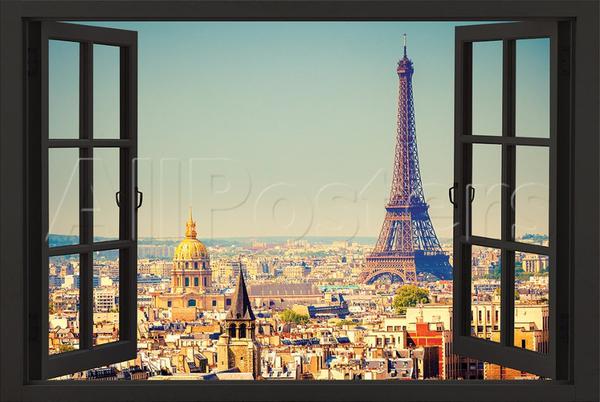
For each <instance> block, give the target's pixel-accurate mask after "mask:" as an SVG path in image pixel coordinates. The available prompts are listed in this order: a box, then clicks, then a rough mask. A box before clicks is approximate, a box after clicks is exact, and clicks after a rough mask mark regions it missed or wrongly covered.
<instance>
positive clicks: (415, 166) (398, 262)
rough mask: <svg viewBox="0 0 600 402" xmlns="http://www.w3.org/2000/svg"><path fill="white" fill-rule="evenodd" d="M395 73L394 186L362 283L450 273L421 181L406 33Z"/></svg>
mask: <svg viewBox="0 0 600 402" xmlns="http://www.w3.org/2000/svg"><path fill="white" fill-rule="evenodd" d="M396 72H397V73H398V78H399V85H398V125H397V132H396V154H395V158H394V175H393V180H392V189H391V191H390V199H389V201H388V204H387V205H386V207H385V209H386V215H385V219H384V221H383V227H382V228H381V232H380V234H379V239H378V240H377V244H376V245H375V248H374V249H373V252H372V253H371V254H370V255H369V256H368V257H367V264H366V269H365V270H364V271H363V272H362V275H361V281H362V282H363V283H372V282H374V281H376V280H377V279H379V278H380V277H383V276H387V277H390V278H391V280H392V281H394V282H397V281H402V282H404V283H415V282H416V281H417V272H429V273H431V274H434V275H436V276H437V277H439V278H448V277H450V276H451V267H450V264H449V262H448V256H447V255H445V254H444V253H443V252H442V248H441V246H440V242H439V241H438V238H437V236H436V234H435V230H434V228H433V225H432V223H431V219H430V218H429V212H428V208H429V206H428V205H427V203H426V202H425V195H424V192H423V184H422V182H421V173H420V169H419V155H418V150H417V137H416V130H415V109H414V104H413V88H412V76H413V73H414V68H413V63H412V61H411V60H410V59H409V58H408V57H407V56H406V35H405V36H404V57H403V58H402V59H400V61H399V62H398V68H397V69H396Z"/></svg>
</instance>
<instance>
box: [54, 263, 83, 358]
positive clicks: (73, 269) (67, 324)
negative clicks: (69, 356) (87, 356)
mask: <svg viewBox="0 0 600 402" xmlns="http://www.w3.org/2000/svg"><path fill="white" fill-rule="evenodd" d="M48 268H49V275H48V294H49V298H48V353H49V354H51V355H54V354H58V353H65V352H69V351H71V350H76V349H79V255H77V254H73V255H64V256H60V257H50V259H49V262H48Z"/></svg>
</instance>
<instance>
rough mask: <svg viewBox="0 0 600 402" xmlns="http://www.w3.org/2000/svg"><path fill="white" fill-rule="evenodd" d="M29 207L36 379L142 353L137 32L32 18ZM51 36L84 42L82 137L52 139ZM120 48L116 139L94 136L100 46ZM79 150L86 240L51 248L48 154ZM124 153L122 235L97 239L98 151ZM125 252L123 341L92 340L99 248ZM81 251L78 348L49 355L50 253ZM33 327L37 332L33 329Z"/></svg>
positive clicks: (32, 370)
mask: <svg viewBox="0 0 600 402" xmlns="http://www.w3.org/2000/svg"><path fill="white" fill-rule="evenodd" d="M26 35H27V44H28V45H27V46H28V57H29V60H30V61H29V63H28V72H27V78H28V79H27V105H28V115H27V121H28V130H27V131H28V135H27V143H28V144H27V147H28V150H29V152H28V155H27V157H28V167H29V169H30V170H29V175H28V181H29V182H28V196H29V205H30V210H29V211H28V215H27V216H28V219H29V222H30V224H29V225H30V226H29V238H28V243H27V256H28V258H29V264H28V265H29V272H28V282H29V286H30V287H29V312H28V315H29V317H30V319H29V328H30V331H29V339H30V342H29V378H31V379H47V378H53V377H57V376H60V375H64V374H68V373H72V372H76V371H81V370H82V369H85V368H93V367H98V366H102V365H105V364H107V363H109V362H115V361H125V360H129V359H132V358H134V357H135V354H136V338H137V328H136V325H135V323H136V322H137V319H136V312H137V308H136V302H137V297H136V291H137V275H136V265H137V236H136V227H137V223H136V207H137V200H136V175H135V163H136V162H135V161H136V158H137V33H136V32H132V31H126V30H118V29H110V28H99V27H91V26H82V25H77V24H64V23H57V22H33V21H32V22H28V23H27V24H26ZM50 40H62V41H70V42H72V43H78V44H79V77H80V80H79V136H78V138H76V139H54V138H49V133H48V80H49V77H48V58H49V55H48V44H49V41H50ZM95 44H103V45H110V46H116V47H119V56H120V57H119V59H120V60H119V64H120V73H119V75H120V80H119V82H120V90H119V92H120V105H121V107H120V117H119V122H120V123H119V130H120V132H119V133H115V134H118V138H115V139H98V138H94V134H93V131H94V124H93V99H94V94H93V91H94V85H93V80H94V77H93V75H94V69H93V67H94V64H93V57H94V45H95ZM57 148H66V149H73V150H75V151H78V153H79V189H78V192H79V211H80V212H79V244H76V245H68V246H58V247H49V245H48V239H47V235H48V233H49V232H48V190H49V189H48V174H49V166H48V155H49V152H50V151H51V150H52V149H57ZM96 148H108V149H115V150H118V151H119V159H120V169H119V188H120V191H119V195H118V196H119V199H120V202H119V204H120V205H119V239H118V240H114V241H100V242H98V241H95V239H94V223H93V219H94V216H93V215H94V214H93V208H94V205H93V201H94V194H93V183H94V149H96ZM106 250H119V256H120V257H119V278H120V280H119V296H120V300H121V303H120V309H119V323H120V325H119V341H118V342H113V343H108V344H104V345H99V346H94V345H93V325H94V314H93V305H94V303H93V300H94V292H93V260H94V257H93V253H94V252H97V251H106ZM64 255H79V258H80V286H79V288H80V289H79V291H80V297H79V300H80V315H79V328H80V339H79V349H78V350H76V351H72V352H66V353H60V354H55V355H51V356H48V336H44V335H46V334H45V331H44V330H41V331H36V329H37V328H40V329H43V328H48V274H49V272H48V261H49V258H50V257H56V256H64ZM31 329H33V330H31Z"/></svg>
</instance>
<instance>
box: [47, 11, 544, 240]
mask: <svg viewBox="0 0 600 402" xmlns="http://www.w3.org/2000/svg"><path fill="white" fill-rule="evenodd" d="M95 25H102V26H111V27H117V28H123V29H131V30H135V31H137V32H138V35H139V37H138V40H139V63H138V64H139V132H138V136H139V156H140V158H141V159H142V162H141V164H140V169H139V182H140V187H141V189H142V191H144V193H145V197H144V206H143V208H142V209H141V210H140V223H139V227H140V236H142V237H150V236H152V237H172V236H181V235H182V233H183V222H184V221H185V217H186V215H187V208H188V206H189V205H192V206H193V208H194V217H195V218H196V219H197V221H198V232H199V236H200V237H202V238H207V237H227V236H236V237H238V236H249V237H254V236H268V235H284V236H290V237H298V236H301V235H303V234H308V235H321V236H348V237H350V236H352V235H360V236H377V235H378V233H379V228H380V226H381V222H382V219H383V216H384V204H385V201H386V199H387V197H388V193H389V186H390V180H391V169H392V164H393V157H394V142H395V127H396V108H397V85H398V77H397V74H396V72H395V68H396V63H397V61H398V59H399V58H400V57H401V56H402V34H403V33H406V34H407V35H408V56H409V57H410V58H411V59H412V60H413V62H414V66H415V74H414V79H413V88H414V96H415V109H416V121H417V139H418V145H419V156H420V163H421V174H422V178H423V183H424V187H425V194H426V197H427V199H428V202H429V203H430V205H431V209H430V213H431V217H432V220H433V223H434V226H435V228H436V231H437V233H438V235H439V236H440V237H442V238H448V237H450V236H451V227H452V217H451V214H452V209H451V206H450V204H449V203H448V200H447V189H448V187H450V186H451V185H452V181H453V180H452V174H453V172H452V170H453V164H452V159H453V158H452V153H453V124H454V122H453V99H454V27H455V26H456V25H463V24H461V23H457V24H456V23H440V22H437V23H406V22H369V23H366V22H351V23H350V22H335V23H328V22H310V23H309V22H189V23H188V22H178V23H162V22H161V23H159V22H145V23H138V22H136V23H127V22H123V23H121V22H119V23H117V22H114V23H112V22H111V23H97V24H95ZM480 46H481V48H480ZM111 52H112V53H111ZM500 52H501V48H500V47H499V46H496V47H494V44H486V45H477V47H476V49H475V55H474V57H475V66H474V91H475V92H474V98H475V99H474V103H475V105H474V113H475V114H476V115H477V116H478V119H476V120H475V121H474V127H479V128H480V129H481V130H482V134H490V135H493V134H497V133H499V132H500V128H499V120H498V118H497V116H500V109H499V106H500V103H499V102H500V90H501V86H500V75H501V62H500V60H501V53H500ZM517 52H518V54H517V57H518V74H517V82H518V84H517V86H518V99H517V104H518V116H517V120H518V126H519V127H518V131H519V132H520V134H523V135H532V136H544V135H547V132H548V121H547V120H548V117H547V116H548V113H547V109H548V106H547V104H548V42H547V41H546V40H535V41H523V43H522V44H521V43H519V45H518V51H517ZM53 55H55V56H53ZM116 61H117V59H116V52H114V49H110V48H107V47H104V46H100V47H97V49H95V63H96V65H95V70H94V71H95V75H96V77H95V79H96V82H95V86H94V88H95V91H96V99H95V102H96V105H95V131H96V134H98V135H101V136H103V137H107V136H111V133H113V132H115V131H116V129H115V128H116V127H117V124H116V122H117V120H116V117H117V111H118V92H117V86H116V83H115V82H116V80H117V79H118V78H117V77H118V76H117V75H116V74H117V71H118V70H117V64H116ZM50 74H51V81H50V84H51V87H50V106H51V109H50V129H51V136H63V137H64V136H69V133H76V128H77V124H78V123H77V120H76V119H73V116H74V113H73V111H76V110H77V82H78V72H77V47H74V46H73V45H72V44H66V45H64V44H56V43H53V44H51V59H50ZM53 133H57V134H53ZM58 133H63V134H58ZM73 135H76V134H73ZM115 135H116V134H115ZM54 152H58V151H54ZM62 152H67V153H68V151H62ZM533 153H535V152H533ZM520 154H521V155H525V154H526V152H520ZM61 155H62V154H61ZM75 157H76V155H75V154H74V153H73V158H75ZM51 158H52V155H51ZM540 158H543V155H542V156H537V155H535V156H530V155H526V156H524V157H521V158H520V159H519V160H521V161H522V162H519V164H520V165H521V166H522V168H519V167H518V169H521V170H522V171H523V172H524V173H523V174H522V176H523V177H522V180H524V181H525V182H527V183H529V182H532V181H533V182H544V176H545V177H546V179H545V182H547V175H544V174H545V173H546V172H539V171H538V170H536V169H533V168H530V166H536V165H537V163H539V162H540V161H541V160H542V159H540ZM54 160H56V161H57V162H55V163H54V165H51V169H57V170H56V171H57V172H58V173H57V176H60V177H55V178H54V179H52V180H53V181H52V182H51V184H52V185H53V186H54V188H56V190H55V191H54V192H53V194H51V197H50V198H51V199H50V202H51V214H52V211H56V210H57V209H59V213H58V215H57V218H56V219H55V221H54V224H53V225H51V231H52V232H54V233H67V234H68V233H74V229H73V228H75V227H76V223H73V222H74V219H75V217H76V208H77V205H76V197H72V196H65V197H63V196H62V195H63V192H64V191H63V190H62V189H64V188H65V186H66V183H67V182H68V177H69V174H70V173H69V172H71V171H72V161H71V162H69V159H68V158H66V157H63V156H58V157H56V158H54ZM484 160H485V158H484ZM105 161H106V160H103V161H102V162H98V168H97V169H96V170H97V181H98V184H97V188H96V190H97V191H96V193H97V201H96V205H97V207H98V208H99V210H98V212H97V214H96V215H97V218H96V223H97V225H98V226H97V227H96V232H97V235H99V236H110V235H112V234H114V233H116V224H117V220H116V208H114V205H113V204H114V201H113V200H114V191H116V185H115V184H111V180H107V177H116V170H115V169H114V165H115V164H114V163H113V162H108V163H105ZM69 163H71V164H69ZM483 165H484V166H483V167H482V179H481V180H482V184H481V187H482V188H485V187H492V190H491V191H481V192H478V197H479V196H480V194H481V198H479V199H478V201H480V202H481V203H482V205H483V208H482V209H481V212H478V210H476V211H474V213H475V219H474V224H475V226H477V227H479V226H480V227H481V230H480V231H482V232H493V231H494V230H496V229H497V223H496V219H495V217H496V216H497V215H495V214H497V213H499V212H498V211H499V209H498V211H496V212H494V205H493V198H494V193H493V191H494V190H493V186H486V184H489V183H486V181H489V179H490V178H491V177H493V174H492V171H491V168H490V166H489V165H490V164H489V163H484V164H483ZM53 166H54V167H53ZM53 171H54V170H53ZM536 172H537V173H536ZM51 175H52V172H51ZM111 175H112V176H111ZM211 175H214V176H216V177H214V178H213V179H212V180H211V179H210V177H211ZM219 176H225V177H219ZM76 182H77V180H74V181H73V183H74V185H76ZM61 183H62V184H61ZM112 183H116V181H115V180H112ZM211 183H212V190H211ZM544 186H547V184H544ZM58 189H61V190H60V191H59V190H58ZM113 190H114V191H113ZM54 193H55V194H54ZM521 193H522V194H523V195H524V196H523V197H520V198H519V202H521V200H524V199H526V200H527V205H526V206H524V207H523V209H522V211H523V212H521V213H520V215H519V213H518V215H517V216H518V217H521V218H519V219H523V220H522V222H521V223H522V225H519V227H521V228H522V229H523V232H544V231H547V224H545V223H543V221H544V220H545V218H546V216H547V212H545V213H544V212H540V205H539V204H540V203H539V200H537V201H536V198H535V196H537V195H539V193H540V188H539V186H538V187H535V186H533V187H532V186H529V187H526V188H524V189H523V190H522V192H520V193H519V194H521ZM67 194H69V193H67ZM532 197H533V198H532ZM61 200H63V201H62V205H61V206H60V208H59V207H58V206H59V205H60V204H61ZM525 211H526V212H525ZM478 214H481V215H478ZM527 229H529V230H527Z"/></svg>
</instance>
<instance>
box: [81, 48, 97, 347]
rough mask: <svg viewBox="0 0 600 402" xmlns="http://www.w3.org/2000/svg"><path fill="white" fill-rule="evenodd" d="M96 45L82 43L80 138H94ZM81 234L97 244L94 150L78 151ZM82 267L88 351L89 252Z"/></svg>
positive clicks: (84, 338) (83, 331)
mask: <svg viewBox="0 0 600 402" xmlns="http://www.w3.org/2000/svg"><path fill="white" fill-rule="evenodd" d="M93 57H94V56H93V45H92V44H91V43H81V45H80V65H79V76H80V84H79V122H80V123H79V138H80V139H85V140H90V139H92V138H93V132H92V130H93V107H94V105H93V82H94V81H93V65H94V64H93ZM79 155H80V175H79V181H80V183H79V184H80V185H79V205H80V209H79V233H80V239H81V240H80V241H81V243H82V244H86V245H90V246H91V245H92V243H93V242H94V230H93V228H94V213H93V208H94V194H93V185H94V183H93V178H94V171H93V166H94V162H93V157H94V149H93V147H85V148H80V149H79ZM80 259H81V261H80V267H79V275H80V281H79V292H80V293H79V311H80V316H79V325H80V327H79V343H80V345H79V347H80V349H89V348H91V347H92V344H93V326H94V266H93V265H94V263H93V254H92V252H91V250H90V251H87V252H85V253H82V254H81V255H80Z"/></svg>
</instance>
